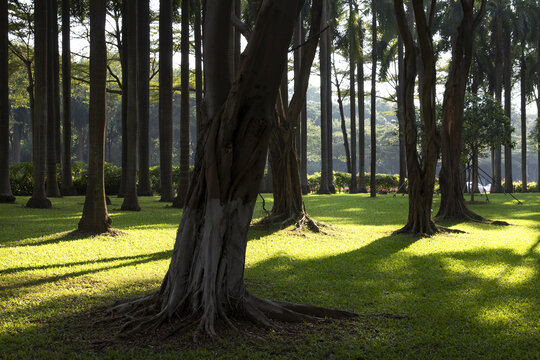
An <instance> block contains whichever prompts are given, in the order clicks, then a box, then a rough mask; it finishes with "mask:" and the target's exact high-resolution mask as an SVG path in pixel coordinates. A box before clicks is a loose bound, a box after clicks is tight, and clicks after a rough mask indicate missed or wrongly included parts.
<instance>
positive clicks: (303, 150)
mask: <svg viewBox="0 0 540 360" xmlns="http://www.w3.org/2000/svg"><path fill="white" fill-rule="evenodd" d="M303 19H304V15H303V11H302V12H300V16H299V17H298V22H297V25H296V31H297V33H298V36H299V38H298V45H300V44H302V43H303V42H304V41H305V39H306V30H305V28H304V23H303ZM319 28H320V26H319ZM304 53H305V49H299V51H298V75H297V76H298V77H300V73H301V58H302V56H303V54H304ZM298 83H300V81H298ZM295 84H296V82H295ZM295 92H296V89H295ZM297 129H299V131H298V133H299V135H300V136H297V137H296V139H297V141H299V142H298V143H297V149H299V151H298V155H299V157H300V159H299V162H300V185H301V187H302V195H307V194H309V192H310V190H311V189H310V188H309V183H308V178H307V101H306V99H305V98H304V104H303V105H302V113H301V114H300V126H298V127H297Z"/></svg>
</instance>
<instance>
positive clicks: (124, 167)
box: [118, 0, 172, 197]
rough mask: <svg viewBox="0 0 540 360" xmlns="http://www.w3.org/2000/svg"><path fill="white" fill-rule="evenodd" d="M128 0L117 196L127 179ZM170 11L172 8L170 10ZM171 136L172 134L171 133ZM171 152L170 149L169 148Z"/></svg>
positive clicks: (124, 10)
mask: <svg viewBox="0 0 540 360" xmlns="http://www.w3.org/2000/svg"><path fill="white" fill-rule="evenodd" d="M129 5H130V2H129V1H128V0H125V1H122V8H121V9H122V42H121V46H120V49H119V51H118V52H119V54H120V64H121V66H122V176H121V178H120V187H119V189H118V197H124V194H125V192H126V180H127V168H128V167H127V156H128V90H129V89H128V86H129V76H128V56H129V54H128V40H127V39H128V36H129V35H128V21H127V16H128V10H127V9H128V6H129ZM171 11H172V10H171ZM171 136H172V135H171ZM171 152H172V150H171Z"/></svg>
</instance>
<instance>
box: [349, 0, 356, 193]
mask: <svg viewBox="0 0 540 360" xmlns="http://www.w3.org/2000/svg"><path fill="white" fill-rule="evenodd" d="M353 19H354V12H353V2H352V0H349V37H350V39H349V95H350V104H351V169H350V172H351V182H350V184H349V193H351V194H355V193H357V192H358V191H357V189H356V184H357V183H358V182H357V180H356V89H355V83H356V76H355V65H356V64H355V61H356V59H357V58H358V55H357V54H356V41H355V39H356V36H355V34H354V31H355V29H354V25H353V24H354V21H353Z"/></svg>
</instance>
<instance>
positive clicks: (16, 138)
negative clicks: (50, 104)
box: [11, 109, 26, 164]
mask: <svg viewBox="0 0 540 360" xmlns="http://www.w3.org/2000/svg"><path fill="white" fill-rule="evenodd" d="M25 110H26V109H25ZM15 111H17V110H15ZM15 121H17V118H16V117H15ZM23 134H24V130H23V125H22V124H17V123H15V124H13V140H12V142H13V143H12V149H11V151H12V153H13V154H12V158H13V163H14V164H18V163H20V162H21V138H22V136H23Z"/></svg>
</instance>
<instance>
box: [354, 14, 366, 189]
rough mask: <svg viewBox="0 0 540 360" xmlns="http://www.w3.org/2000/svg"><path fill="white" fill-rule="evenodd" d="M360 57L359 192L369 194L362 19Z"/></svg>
mask: <svg viewBox="0 0 540 360" xmlns="http://www.w3.org/2000/svg"><path fill="white" fill-rule="evenodd" d="M358 42H359V44H358V45H359V52H360V53H359V55H358V64H357V66H358V68H357V71H356V73H357V74H358V79H357V83H358V192H359V193H367V190H366V176H365V169H366V166H365V162H366V153H365V148H366V143H365V104H364V96H365V95H364V29H363V27H362V19H361V17H360V24H359V30H358Z"/></svg>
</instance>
